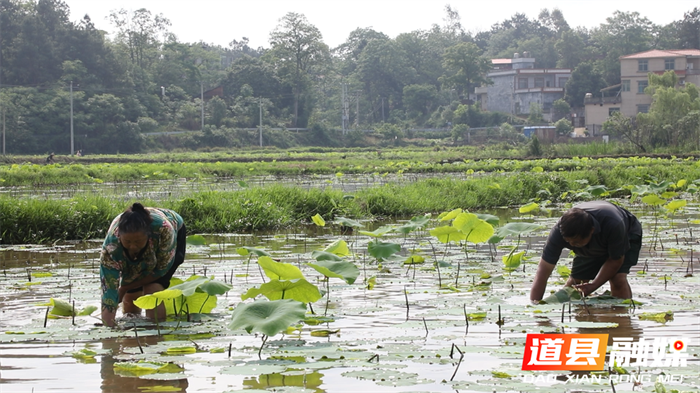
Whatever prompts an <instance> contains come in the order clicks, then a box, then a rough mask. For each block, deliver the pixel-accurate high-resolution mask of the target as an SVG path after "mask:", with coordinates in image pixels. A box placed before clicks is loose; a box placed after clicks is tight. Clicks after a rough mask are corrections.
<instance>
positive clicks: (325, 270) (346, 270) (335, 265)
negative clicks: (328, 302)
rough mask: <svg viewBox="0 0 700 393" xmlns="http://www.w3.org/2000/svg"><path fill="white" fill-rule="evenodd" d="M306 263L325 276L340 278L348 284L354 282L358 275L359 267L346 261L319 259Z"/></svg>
mask: <svg viewBox="0 0 700 393" xmlns="http://www.w3.org/2000/svg"><path fill="white" fill-rule="evenodd" d="M307 265H309V266H311V267H312V268H314V269H315V270H316V271H317V272H319V273H321V274H323V275H324V276H326V277H335V278H340V279H342V280H344V281H345V282H346V283H348V284H352V283H354V282H355V280H357V277H358V276H359V275H360V269H358V268H357V266H355V264H354V263H352V262H347V261H328V260H319V261H316V262H311V263H307Z"/></svg>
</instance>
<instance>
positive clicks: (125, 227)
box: [119, 202, 153, 233]
mask: <svg viewBox="0 0 700 393" xmlns="http://www.w3.org/2000/svg"><path fill="white" fill-rule="evenodd" d="M151 222H153V219H152V218H151V213H149V212H148V210H146V208H145V207H143V205H142V204H140V203H138V202H136V203H134V204H133V205H131V206H129V208H127V209H126V210H124V213H122V215H121V217H119V232H120V233H134V232H150V228H151Z"/></svg>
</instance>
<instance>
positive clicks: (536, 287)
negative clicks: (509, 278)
mask: <svg viewBox="0 0 700 393" xmlns="http://www.w3.org/2000/svg"><path fill="white" fill-rule="evenodd" d="M554 266H556V265H553V264H551V263H549V262H547V261H545V260H544V259H540V263H539V265H537V273H536V274H535V280H534V281H533V282H532V288H530V301H532V302H533V303H535V302H538V301H540V300H542V296H544V290H545V289H546V288H547V280H548V279H549V276H551V275H552V271H553V270H554Z"/></svg>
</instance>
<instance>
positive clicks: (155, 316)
mask: <svg viewBox="0 0 700 393" xmlns="http://www.w3.org/2000/svg"><path fill="white" fill-rule="evenodd" d="M158 306H159V304H158V302H156V307H155V308H154V309H153V318H154V319H155V320H156V329H158V335H159V336H160V335H161V334H160V324H159V323H158Z"/></svg>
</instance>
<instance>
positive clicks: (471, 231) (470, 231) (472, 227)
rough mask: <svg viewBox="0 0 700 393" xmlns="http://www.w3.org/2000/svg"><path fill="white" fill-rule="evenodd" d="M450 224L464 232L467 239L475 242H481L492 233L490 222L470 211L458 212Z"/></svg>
mask: <svg viewBox="0 0 700 393" xmlns="http://www.w3.org/2000/svg"><path fill="white" fill-rule="evenodd" d="M452 226H453V227H455V228H457V229H459V231H460V232H462V233H464V234H465V235H466V240H467V241H469V242H472V243H475V244H476V243H483V242H485V241H487V240H488V239H489V238H490V237H491V236H492V235H493V227H492V226H491V224H489V223H487V222H486V221H484V220H482V219H480V218H479V217H477V216H476V214H472V213H460V214H458V215H457V217H455V219H454V221H453V222H452Z"/></svg>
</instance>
